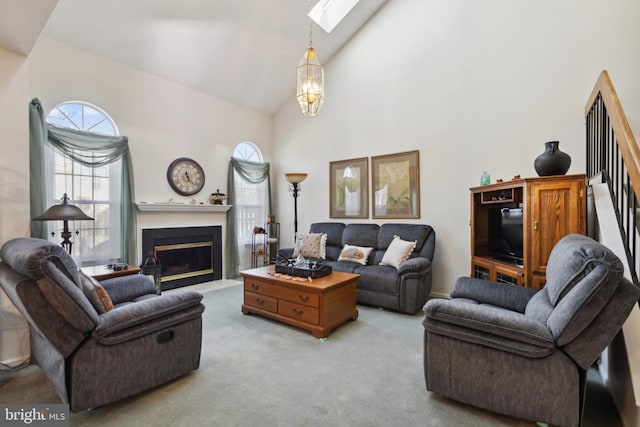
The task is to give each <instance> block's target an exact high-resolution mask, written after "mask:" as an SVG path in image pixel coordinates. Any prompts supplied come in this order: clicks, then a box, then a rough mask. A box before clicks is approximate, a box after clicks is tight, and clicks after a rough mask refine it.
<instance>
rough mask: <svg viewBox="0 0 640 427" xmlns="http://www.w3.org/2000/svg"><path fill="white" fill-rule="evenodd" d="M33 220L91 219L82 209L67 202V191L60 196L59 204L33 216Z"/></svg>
mask: <svg viewBox="0 0 640 427" xmlns="http://www.w3.org/2000/svg"><path fill="white" fill-rule="evenodd" d="M33 220H34V221H64V220H69V221H74V220H91V221H93V218H91V217H90V216H89V215H87V214H86V213H84V212H82V210H81V209H80V208H79V207H77V206H75V205H70V204H69V198H68V197H67V193H64V196H63V197H62V203H61V204H59V205H53V206H51V207H50V208H49V209H47V210H46V211H44V213H42V214H41V215H38V216H37V217H35V218H33Z"/></svg>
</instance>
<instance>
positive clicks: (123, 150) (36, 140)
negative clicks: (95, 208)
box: [29, 98, 137, 263]
mask: <svg viewBox="0 0 640 427" xmlns="http://www.w3.org/2000/svg"><path fill="white" fill-rule="evenodd" d="M29 109H30V114H29V121H30V123H29V126H30V138H29V139H30V141H29V143H30V161H31V167H30V174H31V176H30V192H31V196H30V199H31V217H32V218H33V217H36V216H38V215H40V214H41V213H42V212H44V210H45V209H46V208H47V206H46V193H45V191H46V186H45V180H46V179H47V177H46V172H45V171H46V170H47V168H46V165H45V155H44V149H45V144H48V145H50V146H51V147H52V148H53V149H54V150H56V151H58V152H60V153H61V154H62V155H63V156H65V157H67V158H69V159H71V160H73V161H76V162H78V163H80V164H82V165H83V166H86V167H93V168H97V167H101V166H104V165H108V164H110V163H113V162H116V161H118V160H122V180H121V188H120V195H121V200H120V219H121V229H120V237H121V240H120V241H121V255H122V260H123V262H126V263H133V262H134V261H135V255H136V250H137V243H136V232H137V231H136V211H135V201H134V200H135V195H134V183H133V163H132V161H131V153H130V151H129V139H128V138H127V137H126V136H109V135H100V134H95V133H90V132H83V131H78V130H73V129H66V128H60V127H57V126H53V125H50V124H48V123H46V122H45V120H44V115H43V112H42V105H41V103H40V101H39V100H38V99H37V98H34V99H33V100H32V101H31V103H30V104H29ZM45 230H46V228H45V227H43V226H42V224H41V223H39V222H37V221H32V222H31V235H32V236H33V237H39V238H42V239H47V238H48V236H47V235H46V231H45Z"/></svg>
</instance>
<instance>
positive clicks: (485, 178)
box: [480, 171, 491, 185]
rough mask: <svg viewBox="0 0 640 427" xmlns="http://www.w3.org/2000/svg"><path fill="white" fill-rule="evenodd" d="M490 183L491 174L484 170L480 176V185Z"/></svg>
mask: <svg viewBox="0 0 640 427" xmlns="http://www.w3.org/2000/svg"><path fill="white" fill-rule="evenodd" d="M489 184H491V175H489V174H488V173H487V171H484V172H482V175H481V176H480V185H489Z"/></svg>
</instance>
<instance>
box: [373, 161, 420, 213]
mask: <svg viewBox="0 0 640 427" xmlns="http://www.w3.org/2000/svg"><path fill="white" fill-rule="evenodd" d="M419 162H420V156H419V151H418V150H416V151H407V152H405V153H397V154H388V155H385V156H374V157H371V186H372V189H371V190H372V191H371V199H372V202H373V218H397V219H400V218H420V163H419Z"/></svg>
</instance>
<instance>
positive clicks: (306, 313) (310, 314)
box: [278, 300, 320, 324]
mask: <svg viewBox="0 0 640 427" xmlns="http://www.w3.org/2000/svg"><path fill="white" fill-rule="evenodd" d="M278 314H282V315H283V316H287V317H290V318H292V319H297V320H301V321H303V322H308V323H313V324H318V323H319V322H320V312H319V311H318V309H317V308H312V307H308V306H306V305H302V304H294V303H292V302H289V301H284V300H280V304H279V307H278Z"/></svg>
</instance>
